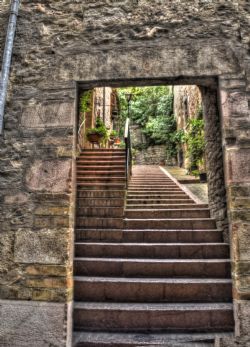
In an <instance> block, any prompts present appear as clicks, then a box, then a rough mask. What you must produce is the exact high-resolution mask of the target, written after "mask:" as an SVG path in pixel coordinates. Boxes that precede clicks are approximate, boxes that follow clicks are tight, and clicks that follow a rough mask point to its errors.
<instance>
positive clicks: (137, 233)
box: [75, 228, 222, 243]
mask: <svg viewBox="0 0 250 347" xmlns="http://www.w3.org/2000/svg"><path fill="white" fill-rule="evenodd" d="M75 234H76V235H75V237H76V240H77V241H90V242H96V241H97V242H98V241H103V242H130V243H138V242H145V243H150V242H151V243H178V242H181V243H217V242H222V232H221V231H218V230H217V229H210V230H209V229H197V230H188V229H184V230H180V229H179V230H164V229H163V230H162V229H159V230H150V229H144V230H122V229H121V228H119V229H114V228H109V229H98V228H95V229H94V228H88V229H81V228H77V229H76V232H75Z"/></svg>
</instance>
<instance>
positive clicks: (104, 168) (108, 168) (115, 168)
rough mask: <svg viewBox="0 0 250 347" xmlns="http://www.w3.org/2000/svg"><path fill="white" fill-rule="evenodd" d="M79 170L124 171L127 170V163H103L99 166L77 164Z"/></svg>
mask: <svg viewBox="0 0 250 347" xmlns="http://www.w3.org/2000/svg"><path fill="white" fill-rule="evenodd" d="M77 170H79V171H82V172H86V171H87V172H89V171H93V172H95V173H97V172H99V171H106V172H119V171H123V172H125V164H124V165H120V166H111V165H108V164H106V165H102V166H98V165H85V166H84V165H79V164H78V165H77Z"/></svg>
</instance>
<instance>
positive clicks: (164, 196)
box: [127, 192, 194, 203]
mask: <svg viewBox="0 0 250 347" xmlns="http://www.w3.org/2000/svg"><path fill="white" fill-rule="evenodd" d="M138 199H139V200H143V201H148V200H149V201H150V200H152V199H153V200H159V199H160V200H162V199H163V200H176V201H178V200H188V201H191V202H192V203H194V200H192V199H191V198H190V197H189V196H188V195H186V194H185V193H183V194H170V193H169V194H167V193H164V192H163V193H159V194H157V193H152V192H151V193H150V194H149V193H144V192H143V193H142V194H138V193H129V192H128V193H127V200H129V201H130V200H138Z"/></svg>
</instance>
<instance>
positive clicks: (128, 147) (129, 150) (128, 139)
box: [124, 118, 132, 188]
mask: <svg viewBox="0 0 250 347" xmlns="http://www.w3.org/2000/svg"><path fill="white" fill-rule="evenodd" d="M129 124H130V120H129V118H127V120H126V124H125V132H124V142H125V149H126V188H128V183H129V180H130V177H131V175H132V143H131V137H130V128H129Z"/></svg>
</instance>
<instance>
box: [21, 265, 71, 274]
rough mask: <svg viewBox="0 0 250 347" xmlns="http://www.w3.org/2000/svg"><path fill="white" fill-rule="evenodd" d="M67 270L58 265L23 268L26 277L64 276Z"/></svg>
mask: <svg viewBox="0 0 250 347" xmlns="http://www.w3.org/2000/svg"><path fill="white" fill-rule="evenodd" d="M68 272H69V270H68V268H67V267H66V266H60V265H37V264H35V265H29V266H27V267H26V268H25V273H26V274H27V275H28V276H30V275H31V276H66V275H67V274H68Z"/></svg>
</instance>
